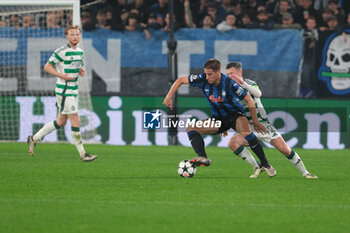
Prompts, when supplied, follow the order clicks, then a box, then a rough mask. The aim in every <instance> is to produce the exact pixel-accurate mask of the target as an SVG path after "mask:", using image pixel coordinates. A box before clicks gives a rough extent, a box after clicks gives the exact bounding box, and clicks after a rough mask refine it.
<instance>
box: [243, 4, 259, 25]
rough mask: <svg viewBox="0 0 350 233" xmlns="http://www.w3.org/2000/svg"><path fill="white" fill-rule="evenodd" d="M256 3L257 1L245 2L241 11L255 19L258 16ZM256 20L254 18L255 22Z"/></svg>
mask: <svg viewBox="0 0 350 233" xmlns="http://www.w3.org/2000/svg"><path fill="white" fill-rule="evenodd" d="M258 5H259V4H258V1H257V0H247V1H246V4H245V5H244V7H243V9H244V11H246V12H248V13H249V14H250V15H252V16H254V17H256V16H257V14H258V10H257V8H258ZM255 19H256V18H254V20H255Z"/></svg>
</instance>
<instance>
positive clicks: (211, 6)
mask: <svg viewBox="0 0 350 233" xmlns="http://www.w3.org/2000/svg"><path fill="white" fill-rule="evenodd" d="M216 5H217V4H216V2H209V3H208V4H207V12H206V13H207V14H208V15H210V17H211V18H212V19H213V21H214V26H215V27H216V26H217V25H218V24H219V23H221V22H222V21H223V20H225V15H219V14H218V9H217V7H216Z"/></svg>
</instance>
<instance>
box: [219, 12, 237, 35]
mask: <svg viewBox="0 0 350 233" xmlns="http://www.w3.org/2000/svg"><path fill="white" fill-rule="evenodd" d="M216 29H217V30H218V31H220V32H227V31H231V30H233V29H237V26H236V16H235V15H234V14H233V13H228V14H227V15H226V19H225V21H222V22H221V23H219V24H218V26H216Z"/></svg>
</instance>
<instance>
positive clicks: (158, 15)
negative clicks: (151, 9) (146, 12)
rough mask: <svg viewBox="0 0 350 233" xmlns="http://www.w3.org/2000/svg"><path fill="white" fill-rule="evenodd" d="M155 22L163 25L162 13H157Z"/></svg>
mask: <svg viewBox="0 0 350 233" xmlns="http://www.w3.org/2000/svg"><path fill="white" fill-rule="evenodd" d="M157 22H158V23H159V25H161V26H162V27H163V26H164V24H165V21H164V17H163V15H162V14H157Z"/></svg>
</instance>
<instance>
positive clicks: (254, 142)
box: [245, 133, 270, 167]
mask: <svg viewBox="0 0 350 233" xmlns="http://www.w3.org/2000/svg"><path fill="white" fill-rule="evenodd" d="M245 139H246V140H247V141H248V143H249V146H250V148H251V149H252V151H253V152H254V153H255V154H256V156H258V158H259V159H260V163H261V166H263V167H269V166H270V164H269V162H268V161H267V159H266V157H265V153H264V150H263V148H262V146H261V144H260V142H259V140H258V138H257V137H256V136H255V134H254V133H251V134H249V135H248V136H246V137H245Z"/></svg>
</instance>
